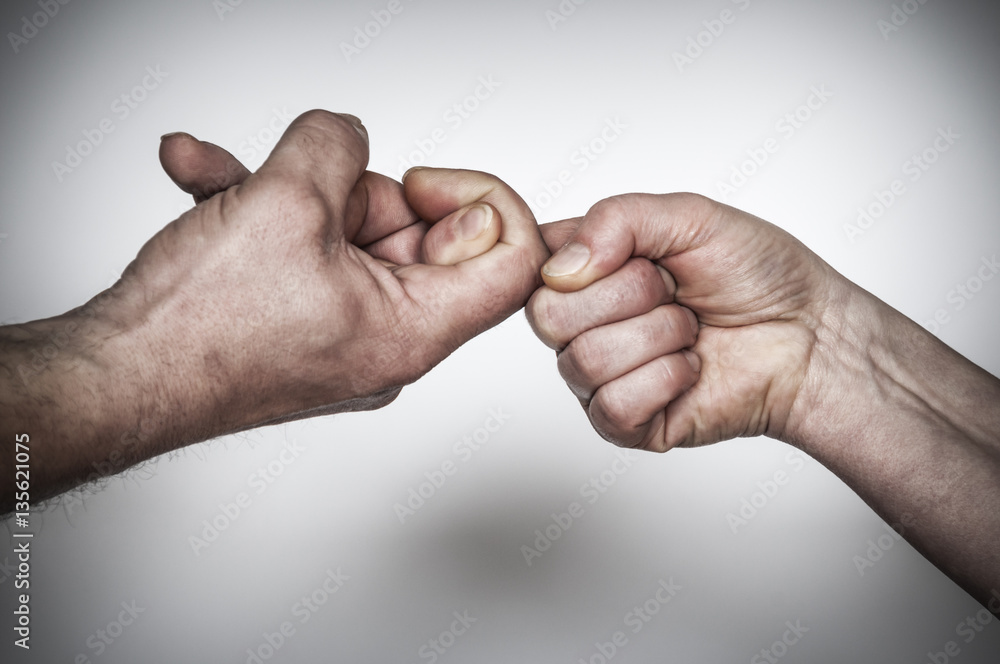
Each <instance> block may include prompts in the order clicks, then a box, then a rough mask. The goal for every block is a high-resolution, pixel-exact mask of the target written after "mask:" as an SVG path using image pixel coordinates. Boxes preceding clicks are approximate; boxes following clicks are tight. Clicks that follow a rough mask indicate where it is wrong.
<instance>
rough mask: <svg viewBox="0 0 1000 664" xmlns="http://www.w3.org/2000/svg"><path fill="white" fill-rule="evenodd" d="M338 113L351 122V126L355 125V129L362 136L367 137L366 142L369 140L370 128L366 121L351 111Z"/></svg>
mask: <svg viewBox="0 0 1000 664" xmlns="http://www.w3.org/2000/svg"><path fill="white" fill-rule="evenodd" d="M337 115H339V116H340V117H342V118H344V119H345V120H347V121H348V122H350V123H351V126H353V127H354V131H356V132H358V134H360V136H361V138H363V139H365V143H367V142H368V129H366V128H365V125H364V123H363V122H361V118H359V117H358V116H356V115H351V114H350V113H338V114H337Z"/></svg>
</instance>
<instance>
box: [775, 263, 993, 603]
mask: <svg viewBox="0 0 1000 664" xmlns="http://www.w3.org/2000/svg"><path fill="white" fill-rule="evenodd" d="M843 286H844V287H843V288H840V291H839V293H838V295H837V296H836V298H835V302H832V303H831V307H830V310H829V311H830V314H831V315H829V316H828V320H827V321H825V325H824V326H823V327H821V329H820V332H819V333H818V338H817V343H816V347H815V349H814V351H813V355H812V358H811V366H810V371H809V373H808V377H807V379H806V384H805V385H804V386H803V389H802V393H801V396H800V398H799V399H797V401H796V404H795V406H794V408H793V414H792V418H791V420H790V421H791V422H793V423H794V424H793V426H792V427H790V429H789V431H788V435H787V436H786V438H787V440H788V441H789V442H791V443H793V444H795V445H798V446H800V447H801V448H803V449H804V450H806V451H808V452H809V453H810V454H812V455H813V456H814V457H816V458H817V459H818V460H819V461H820V462H821V463H823V464H824V465H825V466H827V467H828V468H829V469H830V470H832V471H833V472H834V473H836V474H837V475H838V476H839V477H840V478H841V479H843V480H844V481H845V482H846V483H847V484H848V486H850V487H851V488H852V489H854V490H855V491H856V492H857V493H858V494H859V495H860V496H861V497H862V498H863V499H864V500H865V501H866V502H867V503H868V504H869V505H870V506H871V507H872V508H873V509H874V510H875V511H876V512H878V513H879V514H880V515H881V516H882V517H883V518H884V519H886V520H887V521H889V522H890V523H900V522H901V521H902V520H903V519H904V517H906V522H907V524H908V526H907V528H906V529H905V531H904V533H903V535H904V537H905V538H906V539H907V540H908V541H909V542H910V543H911V544H913V546H914V547H915V548H916V549H918V550H919V551H920V552H921V553H923V554H924V555H925V556H926V557H927V558H928V559H929V560H930V561H931V562H932V563H934V564H935V565H937V566H938V567H939V568H940V569H941V570H942V571H944V572H945V573H946V574H947V575H949V576H950V577H951V578H952V579H954V580H955V581H956V582H957V583H958V584H959V585H961V586H962V587H963V588H965V589H966V590H967V591H968V592H969V593H970V594H972V595H973V596H974V597H975V598H976V599H978V600H979V601H981V602H983V603H984V604H985V603H987V602H988V601H989V599H990V595H991V591H994V590H996V591H1000V546H998V545H997V542H1000V381H998V380H997V379H996V378H995V377H993V376H991V375H990V374H988V373H987V372H985V371H983V370H982V369H980V368H979V367H977V366H975V365H974V364H972V363H971V362H969V361H968V360H966V359H965V358H963V357H961V356H960V355H958V354H957V353H956V352H954V351H953V350H951V349H950V348H948V347H947V346H945V345H944V344H943V343H941V342H940V341H939V340H937V339H936V338H935V337H933V336H932V335H931V334H930V333H928V332H927V331H925V330H924V329H923V328H921V327H920V326H918V325H917V324H916V323H914V322H912V321H910V320H909V319H907V318H906V317H904V316H903V315H902V314H900V313H899V312H897V311H895V310H893V309H892V308H891V307H889V306H887V305H885V304H884V303H882V302H880V301H879V300H877V299H876V298H874V297H873V296H871V295H870V294H868V293H866V292H864V291H862V290H860V289H857V288H855V287H853V285H848V284H846V282H845V284H844V285H843Z"/></svg>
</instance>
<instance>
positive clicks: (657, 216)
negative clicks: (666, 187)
mask: <svg viewBox="0 0 1000 664" xmlns="http://www.w3.org/2000/svg"><path fill="white" fill-rule="evenodd" d="M717 211H718V204H717V203H715V202H714V201H712V200H710V199H708V198H705V197H703V196H698V195H696V194H664V195H652V194H625V195H623V196H615V197H612V198H607V199H605V200H603V201H601V202H599V203H597V204H596V205H594V207H592V208H590V210H589V211H588V212H587V214H586V215H584V217H583V219H582V220H580V221H579V225H578V226H577V227H576V230H575V232H572V233H570V234H568V237H566V238H565V242H564V244H563V246H562V247H561V248H560V249H559V251H557V252H556V253H555V255H554V256H552V258H551V259H550V260H549V261H548V262H546V263H545V265H544V266H543V267H542V278H543V279H544V280H545V283H546V285H548V286H549V287H550V288H552V289H553V290H556V291H561V292H570V291H578V290H580V289H582V288H584V287H586V286H589V285H590V284H592V283H594V282H595V281H597V280H598V279H602V278H604V277H606V276H608V275H609V274H611V273H613V272H615V271H616V270H618V268H620V267H621V266H622V265H624V264H625V262H626V261H627V260H628V259H629V258H632V257H633V256H639V257H643V258H648V259H650V260H652V261H654V262H656V261H660V260H662V259H664V258H666V257H668V256H671V255H675V254H678V253H681V252H683V251H685V250H687V249H689V248H691V247H692V246H693V245H694V244H695V243H699V242H700V241H701V240H703V237H702V236H703V235H704V233H705V232H707V229H708V228H709V226H710V222H711V220H712V219H713V218H714V216H715V214H716V213H717ZM569 221H572V220H567V221H563V222H557V223H558V224H562V225H563V226H560V227H558V228H554V229H552V230H551V231H549V232H547V234H546V235H547V239H548V237H549V236H551V237H552V238H553V239H555V238H557V237H558V236H560V235H562V234H563V233H565V231H566V226H568V225H569V223H568V222H569ZM559 239H563V238H559ZM550 246H551V245H550Z"/></svg>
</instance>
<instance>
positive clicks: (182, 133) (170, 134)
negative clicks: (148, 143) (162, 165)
mask: <svg viewBox="0 0 1000 664" xmlns="http://www.w3.org/2000/svg"><path fill="white" fill-rule="evenodd" d="M189 135H190V134H188V133H187V132H183V131H172V132H170V133H168V134H164V135H163V136H160V140H161V141H163V140H166V139H168V138H170V137H171V136H189Z"/></svg>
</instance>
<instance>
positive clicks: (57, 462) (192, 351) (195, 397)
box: [0, 111, 548, 500]
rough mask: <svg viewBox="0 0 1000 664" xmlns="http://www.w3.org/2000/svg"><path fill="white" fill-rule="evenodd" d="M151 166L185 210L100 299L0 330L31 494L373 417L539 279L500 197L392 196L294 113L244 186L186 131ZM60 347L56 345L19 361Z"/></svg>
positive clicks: (452, 188) (243, 177) (533, 228)
mask: <svg viewBox="0 0 1000 664" xmlns="http://www.w3.org/2000/svg"><path fill="white" fill-rule="evenodd" d="M161 158H162V159H163V162H164V166H165V167H166V168H167V170H168V173H170V174H171V175H172V176H173V177H174V178H175V179H176V180H177V181H178V183H179V184H180V185H181V186H182V187H183V188H185V189H186V190H187V191H190V192H192V193H193V194H195V197H196V200H200V201H201V202H200V203H199V204H198V205H197V206H196V207H194V208H193V209H192V210H190V211H188V212H186V213H185V214H184V215H182V216H181V217H180V218H179V219H177V220H176V221H174V222H172V223H170V224H168V225H167V226H166V227H165V228H164V229H163V230H162V231H161V232H160V233H158V234H157V235H156V236H154V237H153V238H152V239H151V240H150V241H149V242H148V243H147V244H146V245H145V246H144V247H143V248H142V250H141V251H140V252H139V255H138V257H137V258H136V259H135V261H133V262H132V264H131V265H129V267H128V268H127V269H126V270H125V272H124V274H123V276H122V279H121V280H120V281H119V283H118V284H116V285H115V286H114V287H112V288H111V289H110V290H109V291H108V292H106V293H104V294H102V295H100V296H98V297H97V298H95V299H94V300H93V301H92V302H91V303H89V304H88V305H85V306H84V307H81V308H79V309H77V310H74V311H72V312H69V313H68V314H66V315H64V316H61V317H56V318H53V319H49V320H47V321H36V322H34V323H31V324H27V325H24V326H19V327H18V328H4V329H3V331H2V332H3V334H0V342H2V343H3V348H4V353H0V359H2V360H3V361H2V362H0V364H2V365H3V366H0V369H4V371H0V377H3V378H4V379H5V380H7V381H8V382H10V384H11V386H12V387H17V389H18V393H17V394H14V393H11V394H10V395H9V396H10V397H11V398H10V399H0V412H2V413H3V415H4V419H5V420H8V421H9V425H10V426H11V427H13V428H18V427H19V426H23V425H25V424H27V423H31V425H32V426H33V427H34V428H35V431H34V432H33V435H34V436H37V437H38V438H42V439H44V440H45V441H46V446H45V447H44V448H42V449H43V450H44V451H41V452H39V453H37V454H36V455H35V456H34V457H33V464H34V466H33V469H32V470H33V473H32V475H33V487H34V488H35V489H36V493H35V494H34V495H33V497H32V498H33V500H37V499H40V498H43V497H45V496H46V495H47V494H48V495H51V494H52V493H55V492H58V491H61V490H65V489H66V488H69V487H70V486H72V485H74V484H78V483H80V482H82V481H85V480H86V479H91V478H92V477H91V475H92V474H93V473H91V472H90V471H91V470H92V467H98V466H99V467H100V468H102V469H105V468H106V469H108V470H109V471H111V472H118V471H120V470H124V469H125V468H127V467H128V466H129V465H131V464H133V463H136V462H138V461H140V460H142V459H144V458H148V457H149V456H152V455H154V454H157V453H162V452H164V451H167V450H170V449H174V448H176V447H179V446H181V445H185V444H188V443H192V442H197V441H201V440H205V439H207V438H210V437H214V436H218V435H222V434H225V433H230V432H233V431H237V430H241V429H246V428H250V427H254V426H258V425H261V424H266V423H274V422H279V421H285V420H288V419H293V418H299V417H306V416H312V415H319V414H325V413H331V412H338V411H344V410H358V409H371V408H378V407H380V406H383V405H385V404H387V403H388V402H390V401H391V400H392V399H393V398H395V396H396V395H397V394H398V393H399V391H400V389H401V388H402V387H403V386H404V385H406V384H408V383H411V382H413V381H415V380H416V379H417V378H419V377H420V376H421V375H423V374H424V373H426V372H427V371H429V370H430V369H431V368H432V367H433V366H434V365H436V364H437V363H438V362H440V361H441V360H442V359H444V358H445V357H446V356H448V355H449V354H450V353H451V352H452V351H454V350H455V349H456V348H458V347H459V346H460V345H461V344H463V343H464V342H465V341H467V340H469V339H470V338H472V337H473V336H475V335H477V334H479V333H480V332H482V331H484V330H486V329H488V328H489V327H492V326H493V325H496V324H497V323H499V322H501V321H502V320H504V319H505V318H507V317H508V316H509V315H510V314H512V313H514V312H515V311H517V310H518V309H520V308H521V307H522V306H523V305H524V303H525V302H526V300H527V299H528V297H529V296H530V295H531V293H532V292H533V291H534V290H535V289H536V288H537V287H538V286H539V285H540V278H539V276H538V272H539V268H540V266H541V264H542V262H543V261H544V260H545V258H546V257H547V256H548V252H547V251H546V249H545V245H544V243H543V242H542V240H541V237H540V234H539V231H538V227H537V225H536V224H535V221H534V218H533V217H532V215H531V213H530V211H529V210H528V207H527V205H526V204H525V203H524V202H523V201H522V200H521V199H520V198H519V197H518V196H517V195H516V194H515V193H514V192H513V191H512V190H511V189H510V188H509V187H507V186H506V185H505V184H504V183H503V182H501V181H500V180H498V179H497V178H495V177H493V176H490V175H487V174H484V173H477V172H472V171H452V170H443V169H422V170H414V171H411V172H410V173H408V174H407V176H406V177H405V183H404V184H400V183H397V182H394V181H392V180H390V179H389V178H386V177H383V176H380V175H377V174H374V173H369V172H366V171H365V166H366V163H367V159H368V140H367V133H366V131H365V130H364V128H363V126H362V125H361V123H360V121H358V120H357V119H356V118H352V117H351V116H340V115H334V114H331V113H327V112H324V111H311V112H308V113H305V114H304V115H302V116H300V117H299V118H297V119H296V120H295V121H294V122H293V123H292V125H291V126H290V127H289V129H288V130H287V131H286V132H285V135H284V136H283V137H282V138H281V140H280V141H279V142H278V144H277V145H276V147H275V148H274V151H273V152H272V153H271V155H270V156H269V158H268V159H267V161H266V162H265V163H264V164H263V165H262V166H261V168H260V169H259V170H258V171H257V172H255V173H253V174H250V173H249V172H248V171H246V169H245V168H243V167H242V166H240V165H239V163H238V162H236V161H235V160H234V159H233V158H232V156H231V155H229V154H228V153H226V152H225V151H223V150H221V148H217V147H215V146H211V145H210V144H203V143H200V142H198V141H196V140H194V139H193V138H191V137H190V136H187V135H184V134H178V135H172V136H167V137H165V139H164V141H163V144H162V149H161ZM57 335H58V338H59V339H60V340H61V341H60V346H59V352H58V353H57V354H55V355H54V356H53V357H52V358H51V359H48V358H47V359H46V362H44V363H42V366H37V367H36V366H34V365H33V364H32V363H31V358H32V357H35V358H37V357H40V356H39V352H38V351H39V349H41V348H44V347H45V344H47V343H49V340H50V339H53V338H57ZM62 339H65V341H62ZM50 345H51V344H50ZM26 367H28V368H27V370H26ZM18 377H19V378H18ZM48 404H60V408H59V409H55V408H46V405H48ZM43 410H44V411H45V412H44V416H43V412H42V411H43ZM7 415H10V417H7ZM43 421H44V422H49V423H50V424H48V425H47V429H46V430H44V431H43V430H42V428H41V426H40V425H39V424H38V423H39V422H43ZM5 430H6V429H5ZM11 439H13V438H11ZM109 459H110V460H111V462H108V460H109ZM105 472H107V471H105ZM88 473H89V474H88Z"/></svg>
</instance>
